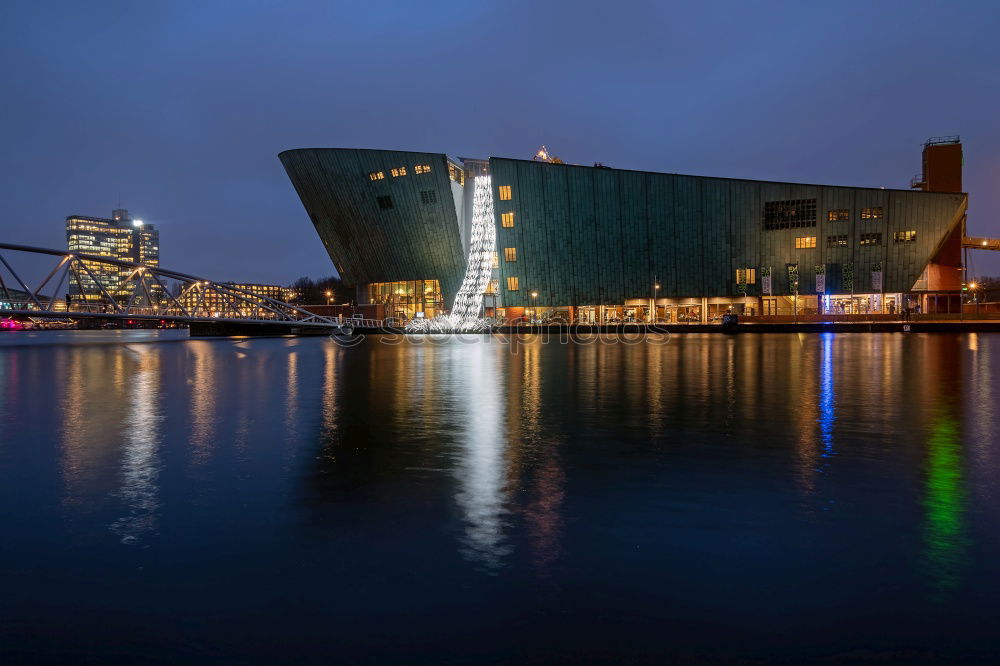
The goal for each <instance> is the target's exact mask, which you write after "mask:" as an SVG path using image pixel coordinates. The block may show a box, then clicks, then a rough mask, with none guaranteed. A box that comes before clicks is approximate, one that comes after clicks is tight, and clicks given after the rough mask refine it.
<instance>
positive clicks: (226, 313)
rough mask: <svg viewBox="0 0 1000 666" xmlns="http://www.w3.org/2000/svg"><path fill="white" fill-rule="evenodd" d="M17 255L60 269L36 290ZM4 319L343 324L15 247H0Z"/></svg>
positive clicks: (81, 258)
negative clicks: (16, 264) (13, 258)
mask: <svg viewBox="0 0 1000 666" xmlns="http://www.w3.org/2000/svg"><path fill="white" fill-rule="evenodd" d="M11 254H15V255H22V256H31V257H34V258H36V259H37V258H40V257H45V256H49V257H53V258H54V259H53V261H54V263H55V265H54V266H53V267H52V269H51V270H50V271H49V272H48V274H47V275H46V276H45V278H44V279H43V280H41V282H40V283H39V284H38V286H37V287H36V288H34V289H32V288H30V287H29V286H28V284H27V282H25V280H23V279H21V276H20V275H19V274H18V273H17V272H16V271H15V270H14V268H13V266H12V265H11V263H10V262H8V260H7V259H8V256H10V255H11ZM5 255H6V256H5ZM112 278H113V279H112ZM64 288H65V289H66V290H67V291H68V292H71V293H70V294H69V297H68V298H67V299H65V300H64V299H61V298H60V297H59V294H60V293H65V292H64V291H63V289H64ZM46 293H47V294H48V295H46ZM0 316H5V317H6V316H25V317H40V318H53V319H80V318H98V319H139V320H162V321H173V322H183V323H190V322H233V323H251V324H252V323H257V324H275V323H288V324H294V325H295V326H297V327H316V328H331V327H332V328H337V327H339V326H340V324H341V322H340V320H338V319H333V318H330V317H323V316H321V315H316V314H313V313H311V312H308V311H306V310H303V309H301V308H299V307H296V306H294V305H290V304H289V303H285V302H283V301H279V300H277V299H274V298H270V297H267V296H262V295H259V294H254V293H252V292H251V291H249V290H247V289H243V288H241V287H238V286H236V285H232V284H225V283H222V282H213V281H212V280H206V279H204V278H199V277H195V276H193V275H188V274H186V273H178V272H177V271H172V270H168V269H165V268H160V267H153V266H143V265H140V264H136V263H132V262H128V261H121V260H118V259H112V258H110V257H100V256H96V255H88V254H79V253H76V252H62V251H59V250H51V249H48V248H40V247H31V246H28V245H12V244H9V243H0Z"/></svg>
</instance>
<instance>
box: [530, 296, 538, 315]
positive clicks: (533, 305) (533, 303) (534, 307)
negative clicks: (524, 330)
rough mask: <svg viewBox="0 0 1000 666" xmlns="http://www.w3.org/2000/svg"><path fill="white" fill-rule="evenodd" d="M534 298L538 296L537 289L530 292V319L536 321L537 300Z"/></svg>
mask: <svg viewBox="0 0 1000 666" xmlns="http://www.w3.org/2000/svg"><path fill="white" fill-rule="evenodd" d="M536 298H538V292H537V291H533V292H531V317H532V319H534V320H536V321H537V319H538V305H537V301H536V300H535V299H536ZM532 323H535V322H534V321H533V322H532Z"/></svg>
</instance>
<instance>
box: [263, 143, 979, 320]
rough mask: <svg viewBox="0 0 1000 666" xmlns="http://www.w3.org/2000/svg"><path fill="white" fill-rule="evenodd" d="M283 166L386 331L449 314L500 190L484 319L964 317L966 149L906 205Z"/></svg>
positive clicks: (400, 168)
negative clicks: (488, 197) (476, 196)
mask: <svg viewBox="0 0 1000 666" xmlns="http://www.w3.org/2000/svg"><path fill="white" fill-rule="evenodd" d="M543 155H544V153H543ZM546 158H547V156H546ZM280 159H281V162H282V164H283V165H284V167H285V170H286V171H287V173H288V176H289V177H290V178H291V181H292V183H293V185H294V186H295V189H296V191H297V192H298V195H299V197H300V198H301V199H302V203H303V205H304V206H305V209H306V212H307V213H308V214H309V218H310V219H311V220H312V223H313V225H314V227H315V229H316V231H317V233H318V234H319V237H320V239H321V240H322V242H323V244H324V246H325V247H326V249H327V252H328V253H329V255H330V258H331V259H332V260H333V263H334V266H335V267H336V270H337V272H338V273H339V274H340V275H341V277H342V278H343V279H344V281H345V282H346V283H347V284H349V285H353V286H355V287H356V288H357V302H358V303H359V304H369V305H371V306H374V307H376V308H377V309H378V315H379V316H392V317H399V318H412V317H414V316H428V317H431V316H434V315H436V314H441V313H442V312H444V311H447V310H448V309H449V308H450V307H451V305H452V303H453V301H454V299H455V296H456V293H457V290H458V289H459V286H460V285H461V284H462V278H463V275H464V273H465V271H466V265H467V260H468V253H469V246H470V241H471V236H472V233H473V201H472V199H473V193H474V189H475V188H474V184H475V182H476V179H477V178H478V179H485V178H487V177H488V178H489V179H490V180H489V181H488V183H489V191H490V193H491V194H492V198H493V202H492V203H493V206H492V209H493V219H492V224H493V226H494V228H495V232H496V234H495V235H496V248H495V250H494V251H493V252H494V259H493V266H494V269H495V270H494V275H493V276H492V279H491V280H490V281H489V283H488V286H487V287H486V288H485V293H484V295H483V308H484V311H485V313H486V314H487V315H491V316H501V317H504V318H506V319H507V320H512V319H517V318H520V317H524V316H529V317H543V316H547V317H553V318H560V319H566V320H569V321H575V322H584V323H609V322H610V323H613V322H620V321H650V320H652V319H654V318H655V320H656V321H668V322H682V321H711V320H713V319H715V318H717V317H718V316H719V315H720V314H721V313H722V312H727V311H735V312H739V313H743V314H754V315H768V314H773V315H783V314H793V313H795V314H812V313H834V314H841V313H844V314H846V313H871V312H885V313H890V312H897V313H898V312H902V311H903V309H904V308H908V309H913V310H916V309H917V308H919V311H922V312H954V313H958V312H959V310H960V307H961V306H960V293H961V292H960V290H961V287H962V280H963V275H962V262H961V246H962V237H963V232H964V226H965V213H966V208H967V201H968V198H967V196H966V194H964V193H963V192H961V189H962V185H961V169H962V150H961V144H960V143H958V141H957V137H956V138H946V139H943V140H932V141H929V142H928V143H927V144H926V145H925V147H924V169H923V173H922V175H921V176H920V177H918V178H915V179H914V182H913V183H912V187H911V189H905V190H904V189H884V188H864V187H842V186H833V185H808V184H799V183H782V182H768V181H756V180H742V179H733V178H713V177H705V176H690V175H679V174H669V173H653V172H645V171H628V170H622V169H612V168H607V167H604V166H602V165H595V166H593V167H588V166H577V165H570V164H563V163H561V162H559V161H558V160H555V161H553V160H551V159H548V158H547V159H541V160H539V159H536V160H531V161H528V160H516V159H506V158H498V157H491V158H489V159H470V158H453V157H449V156H447V155H445V154H441V153H421V152H403V151H391V150H366V149H346V148H308V149H296V150H289V151H286V152H283V153H281V155H280ZM480 182H481V184H485V183H486V182H487V181H482V180H481V181H480ZM418 313H423V314H422V315H418Z"/></svg>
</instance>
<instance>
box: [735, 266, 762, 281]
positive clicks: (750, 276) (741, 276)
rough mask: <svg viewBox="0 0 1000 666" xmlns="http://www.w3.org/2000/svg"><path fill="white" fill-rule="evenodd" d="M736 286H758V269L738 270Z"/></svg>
mask: <svg viewBox="0 0 1000 666" xmlns="http://www.w3.org/2000/svg"><path fill="white" fill-rule="evenodd" d="M736 284H757V269H756V268H737V269H736Z"/></svg>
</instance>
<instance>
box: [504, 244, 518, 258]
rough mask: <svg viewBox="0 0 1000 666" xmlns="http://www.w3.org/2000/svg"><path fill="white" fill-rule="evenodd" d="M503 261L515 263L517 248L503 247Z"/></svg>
mask: <svg viewBox="0 0 1000 666" xmlns="http://www.w3.org/2000/svg"><path fill="white" fill-rule="evenodd" d="M503 260H504V261H517V248H516V247H505V248H504V249H503Z"/></svg>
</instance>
